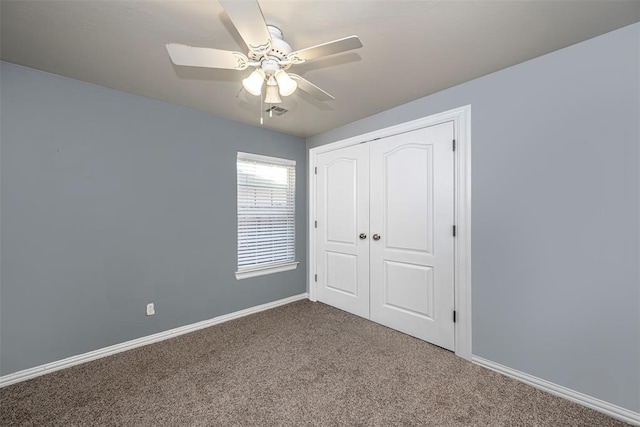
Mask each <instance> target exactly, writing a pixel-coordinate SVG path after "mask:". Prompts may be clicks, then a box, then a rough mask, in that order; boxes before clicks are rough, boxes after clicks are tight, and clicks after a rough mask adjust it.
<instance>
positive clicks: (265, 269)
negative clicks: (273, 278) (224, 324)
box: [235, 151, 299, 280]
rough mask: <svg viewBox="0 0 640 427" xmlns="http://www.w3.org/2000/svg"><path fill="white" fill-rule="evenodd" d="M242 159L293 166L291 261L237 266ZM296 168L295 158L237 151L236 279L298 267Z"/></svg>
mask: <svg viewBox="0 0 640 427" xmlns="http://www.w3.org/2000/svg"><path fill="white" fill-rule="evenodd" d="M242 160H248V161H255V162H261V163H267V164H273V165H279V166H286V167H290V166H293V179H294V181H293V182H294V188H293V196H294V200H293V218H294V220H293V229H294V237H293V260H292V261H289V260H287V261H284V262H279V263H269V264H265V265H260V264H257V265H255V266H249V267H244V268H241V267H239V265H238V264H239V262H238V261H239V255H240V251H239V247H240V241H239V240H240V239H239V236H238V231H239V218H240V212H239V209H238V201H239V199H238V195H239V191H238V190H239V182H238V162H240V161H242ZM296 175H297V170H296V161H295V160H290V159H283V158H279V157H270V156H264V155H261V154H253V153H246V152H242V151H238V152H237V155H236V272H235V276H236V280H241V279H248V278H251V277H257V276H263V275H267V274H273V273H279V272H283V271H289V270H294V269H296V268H297V267H298V264H299V262H298V261H296V260H295V257H296V243H295V239H296V238H295V232H296V220H295V216H296V201H295V191H296V188H295V186H296V181H297V179H296V178H297V176H296Z"/></svg>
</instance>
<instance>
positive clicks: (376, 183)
mask: <svg viewBox="0 0 640 427" xmlns="http://www.w3.org/2000/svg"><path fill="white" fill-rule="evenodd" d="M452 140H453V123H452V122H448V123H443V124H440V125H436V126H432V127H428V128H424V129H420V130H416V131H412V132H408V133H404V134H400V135H396V136H392V137H388V138H383V139H380V140H377V141H374V142H373V143H371V164H370V168H371V171H370V176H371V182H370V185H371V209H370V215H371V216H370V221H371V227H370V230H371V235H372V236H371V237H372V240H371V242H370V245H371V255H370V256H371V308H370V319H371V320H373V321H374V322H377V323H381V324H383V325H386V326H389V327H391V328H393V329H397V330H399V331H402V332H405V333H407V334H409V335H413V336H415V337H418V338H420V339H423V340H425V341H429V342H431V343H433V344H436V345H438V346H441V347H444V348H447V349H450V350H453V348H454V323H453V308H454V299H453V296H454V295H453V291H454V282H453V280H454V277H453V272H454V264H453V263H454V237H453V233H452V227H453V216H454V206H453V200H454V182H453V179H454V178H453V177H454V175H453V172H454V171H453V162H454V155H453V151H452ZM376 234H377V235H378V236H379V239H378V240H375V239H376Z"/></svg>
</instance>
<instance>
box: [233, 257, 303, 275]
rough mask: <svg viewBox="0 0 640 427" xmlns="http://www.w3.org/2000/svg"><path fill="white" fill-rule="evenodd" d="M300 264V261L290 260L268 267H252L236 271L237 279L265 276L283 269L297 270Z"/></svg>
mask: <svg viewBox="0 0 640 427" xmlns="http://www.w3.org/2000/svg"><path fill="white" fill-rule="evenodd" d="M298 264H300V263H299V262H298V261H294V262H288V263H286V264H277V265H270V266H266V267H259V268H251V269H246V270H241V271H236V279H237V280H242V279H248V278H250V277H257V276H264V275H266V274H273V273H280V272H282V271H289V270H295V269H296V268H298Z"/></svg>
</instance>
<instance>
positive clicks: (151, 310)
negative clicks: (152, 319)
mask: <svg viewBox="0 0 640 427" xmlns="http://www.w3.org/2000/svg"><path fill="white" fill-rule="evenodd" d="M154 314H156V308H155V307H154V306H153V303H149V304H147V316H153V315H154Z"/></svg>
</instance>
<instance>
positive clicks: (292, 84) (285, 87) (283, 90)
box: [276, 70, 298, 96]
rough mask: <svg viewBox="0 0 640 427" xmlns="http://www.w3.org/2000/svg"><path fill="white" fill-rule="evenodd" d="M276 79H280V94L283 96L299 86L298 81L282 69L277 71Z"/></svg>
mask: <svg viewBox="0 0 640 427" xmlns="http://www.w3.org/2000/svg"><path fill="white" fill-rule="evenodd" d="M276 80H277V81H278V87H279V88H280V95H282V96H289V95H291V94H292V93H293V92H295V91H296V89H297V88H298V83H297V82H296V81H295V80H293V79H292V78H291V77H290V76H289V74H287V73H286V71H284V70H280V71H278V72H277V73H276Z"/></svg>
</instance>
